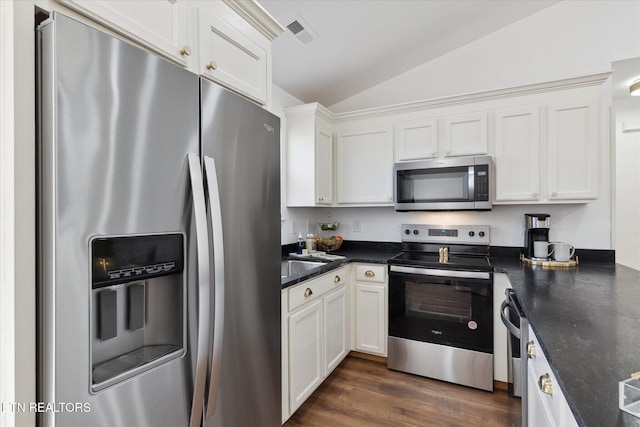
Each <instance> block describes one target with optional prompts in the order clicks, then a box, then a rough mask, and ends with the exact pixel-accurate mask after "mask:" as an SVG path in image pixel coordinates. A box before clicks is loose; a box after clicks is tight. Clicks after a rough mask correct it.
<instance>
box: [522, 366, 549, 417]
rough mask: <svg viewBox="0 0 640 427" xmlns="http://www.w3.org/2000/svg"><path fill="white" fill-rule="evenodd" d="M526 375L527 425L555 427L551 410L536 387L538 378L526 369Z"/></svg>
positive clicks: (530, 370)
mask: <svg viewBox="0 0 640 427" xmlns="http://www.w3.org/2000/svg"><path fill="white" fill-rule="evenodd" d="M527 375H528V377H527V404H528V406H527V425H530V426H532V427H535V426H547V427H555V426H556V423H555V421H554V419H553V415H552V413H551V408H550V407H549V405H548V404H547V402H546V401H545V398H544V395H543V394H542V392H541V391H540V389H539V387H538V377H537V376H536V374H535V372H534V371H533V369H528V370H527Z"/></svg>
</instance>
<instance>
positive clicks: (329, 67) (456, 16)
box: [259, 0, 557, 106]
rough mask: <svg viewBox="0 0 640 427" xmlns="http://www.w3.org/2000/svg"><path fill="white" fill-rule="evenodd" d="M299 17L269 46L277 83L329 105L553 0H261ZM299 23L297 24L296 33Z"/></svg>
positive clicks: (286, 16) (285, 15)
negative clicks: (293, 30)
mask: <svg viewBox="0 0 640 427" xmlns="http://www.w3.org/2000/svg"><path fill="white" fill-rule="evenodd" d="M259 2H260V4H261V5H262V6H263V7H264V8H265V9H266V10H267V11H268V12H269V13H270V14H271V15H272V16H273V17H274V18H276V20H277V21H279V22H280V24H282V25H283V26H285V27H286V26H288V25H289V24H290V23H292V22H293V21H298V23H299V24H301V25H302V27H303V28H304V30H303V31H302V32H301V33H299V34H298V35H299V36H303V37H306V38H307V39H308V38H309V37H311V38H312V39H313V40H312V41H310V42H308V43H306V44H304V43H302V42H300V41H299V39H298V38H297V37H296V36H294V35H293V33H292V32H291V31H290V30H289V29H287V30H286V31H285V33H284V34H282V35H281V36H280V37H278V38H277V39H276V40H275V41H274V43H273V47H272V52H273V81H274V83H275V84H276V85H278V86H279V87H281V88H283V89H284V90H286V91H287V92H289V93H291V94H292V95H294V96H296V97H297V98H299V99H300V100H302V101H304V102H315V101H318V102H320V103H321V104H323V105H325V106H331V105H333V104H336V103H337V102H340V101H342V100H344V99H347V98H349V97H351V96H353V95H355V94H357V93H359V92H362V91H364V90H366V89H368V88H370V87H373V86H375V85H377V84H379V83H382V82H384V81H385V80H388V79H389V78H391V77H394V76H397V75H399V74H401V73H403V72H405V71H408V70H410V69H412V68H415V67H416V66H419V65H421V64H424V63H426V62H429V61H430V60H432V59H434V58H437V57H438V56H441V55H443V54H446V53H447V52H450V51H453V50H455V49H457V48H459V47H461V46H464V45H466V44H468V43H470V42H472V41H474V40H476V39H478V38H481V37H483V36H486V35H488V34H491V33H493V32H495V31H497V30H499V29H501V28H503V27H505V26H508V25H509V24H512V23H514V22H516V21H518V20H521V19H523V18H525V17H527V16H529V15H532V14H534V13H536V12H538V11H540V10H542V9H544V8H546V7H549V6H551V5H553V4H555V3H557V1H555V0H553V1H548V0H448V1H445V0H259ZM299 29H300V27H298V30H299Z"/></svg>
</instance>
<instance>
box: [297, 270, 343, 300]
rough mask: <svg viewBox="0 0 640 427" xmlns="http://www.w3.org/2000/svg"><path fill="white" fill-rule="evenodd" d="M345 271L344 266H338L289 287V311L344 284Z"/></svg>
mask: <svg viewBox="0 0 640 427" xmlns="http://www.w3.org/2000/svg"><path fill="white" fill-rule="evenodd" d="M345 271H346V270H345V268H344V267H343V268H339V269H337V270H334V271H331V272H329V273H327V274H325V275H323V276H320V277H318V278H316V279H312V280H308V281H306V282H302V283H301V284H299V285H298V286H295V287H293V288H291V289H289V311H293V310H295V309H297V308H298V307H301V306H302V305H304V304H306V303H309V302H311V301H315V300H316V299H318V298H321V297H322V296H323V295H324V294H326V293H327V292H329V291H331V290H332V289H335V288H337V287H338V286H340V285H342V284H344V283H345V282H346V280H347V276H346V274H345Z"/></svg>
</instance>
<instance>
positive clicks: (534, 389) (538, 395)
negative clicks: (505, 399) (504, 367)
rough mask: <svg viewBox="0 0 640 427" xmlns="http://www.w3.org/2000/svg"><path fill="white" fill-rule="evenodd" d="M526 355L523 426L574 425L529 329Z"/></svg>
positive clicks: (553, 377)
mask: <svg viewBox="0 0 640 427" xmlns="http://www.w3.org/2000/svg"><path fill="white" fill-rule="evenodd" d="M529 339H530V342H531V344H530V346H531V345H532V346H533V348H534V350H533V355H531V353H532V352H531V351H530V352H529V353H530V358H529V361H528V362H527V405H528V406H527V425H529V426H530V427H545V426H549V427H556V426H557V427H573V426H577V425H578V423H577V422H576V419H575V418H574V416H573V413H572V412H571V408H569V404H568V403H567V400H566V399H565V397H564V394H563V393H562V390H561V389H560V385H559V384H558V381H557V380H556V378H555V376H554V374H553V372H551V367H550V366H549V362H548V361H547V359H546V357H545V355H544V353H543V352H542V348H541V347H540V344H539V341H538V338H537V337H536V336H535V334H534V332H533V329H531V327H529Z"/></svg>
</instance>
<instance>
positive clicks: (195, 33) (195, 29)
mask: <svg viewBox="0 0 640 427" xmlns="http://www.w3.org/2000/svg"><path fill="white" fill-rule="evenodd" d="M56 2H57V4H61V5H64V6H66V7H67V8H70V9H73V10H74V11H76V12H79V13H80V14H82V15H84V16H86V17H88V18H89V20H92V21H95V22H98V23H100V24H102V25H104V26H105V27H107V28H109V29H111V30H113V31H115V32H117V33H119V34H120V35H121V36H123V37H124V38H126V39H129V40H131V41H133V42H135V43H137V44H139V45H141V46H144V47H146V48H147V49H149V50H151V51H153V52H155V53H157V54H159V55H161V56H163V57H165V58H167V59H169V60H171V61H173V62H175V63H177V64H178V65H181V66H182V67H185V68H188V69H189V70H191V71H193V72H195V73H197V74H200V75H202V76H204V77H206V78H208V79H211V80H213V81H215V82H217V83H219V84H221V85H223V86H225V87H227V88H229V89H231V90H233V91H235V92H237V93H239V94H241V95H243V96H245V97H246V98H249V99H251V100H253V101H255V102H257V103H258V104H261V105H269V101H270V97H271V41H272V40H273V39H274V38H276V37H277V36H278V35H279V34H281V33H282V31H284V29H283V28H282V26H280V24H278V23H277V22H276V21H275V20H273V18H272V17H271V16H270V15H269V14H268V13H267V12H266V11H265V10H264V9H263V8H262V7H261V6H260V5H259V4H258V3H257V2H256V1H254V0H215V1H204V0H189V1H185V0H129V1H123V0H56ZM48 4H51V8H52V9H55V10H60V9H65V8H63V7H59V6H56V3H48ZM61 11H62V12H64V10H61ZM89 20H87V23H89V24H90V25H91V22H90V21H89Z"/></svg>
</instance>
